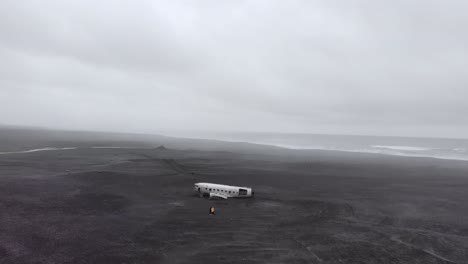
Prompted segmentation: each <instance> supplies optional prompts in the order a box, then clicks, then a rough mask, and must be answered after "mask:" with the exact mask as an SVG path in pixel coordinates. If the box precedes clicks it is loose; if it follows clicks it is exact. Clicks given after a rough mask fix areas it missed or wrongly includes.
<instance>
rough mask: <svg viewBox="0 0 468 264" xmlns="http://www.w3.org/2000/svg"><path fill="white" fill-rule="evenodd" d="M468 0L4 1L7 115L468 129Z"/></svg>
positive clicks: (83, 123) (113, 124)
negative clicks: (467, 0) (467, 14)
mask: <svg viewBox="0 0 468 264" xmlns="http://www.w3.org/2000/svg"><path fill="white" fill-rule="evenodd" d="M467 11H468V2H466V1H456V0H453V1H450V0H449V1H443V0H440V1H431V0H429V1H427V0H426V1H422V0H413V1H403V0H401V1H384V0H382V1H364V0H362V1H358V0H356V1H344V0H342V1H329V0H327V1H266V0H265V1H258V0H255V1H253V0H252V1H143V0H142V1H110V0H109V1H78V0H77V1H59V0H57V1H14V0H5V1H1V2H0V58H1V60H0V123H4V124H16V125H32V126H45V127H57V128H67V129H82V130H83V129H85V130H111V131H122V132H143V133H166V134H170V133H181V131H182V132H184V131H185V132H187V133H186V134H189V133H190V131H268V132H299V133H340V134H373V135H403V136H442V137H452V136H454V137H466V135H468V88H467V86H468V65H467V64H468V16H466V13H467Z"/></svg>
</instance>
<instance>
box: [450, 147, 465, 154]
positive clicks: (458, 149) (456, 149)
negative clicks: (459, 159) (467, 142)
mask: <svg viewBox="0 0 468 264" xmlns="http://www.w3.org/2000/svg"><path fill="white" fill-rule="evenodd" d="M453 151H456V152H462V153H463V152H466V148H454V149H453Z"/></svg>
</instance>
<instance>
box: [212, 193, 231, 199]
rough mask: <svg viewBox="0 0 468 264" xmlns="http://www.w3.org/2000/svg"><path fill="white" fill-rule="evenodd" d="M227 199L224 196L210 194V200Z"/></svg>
mask: <svg viewBox="0 0 468 264" xmlns="http://www.w3.org/2000/svg"><path fill="white" fill-rule="evenodd" d="M227 198H228V197H227V196H226V195H222V194H219V193H210V199H225V200H226V199H227Z"/></svg>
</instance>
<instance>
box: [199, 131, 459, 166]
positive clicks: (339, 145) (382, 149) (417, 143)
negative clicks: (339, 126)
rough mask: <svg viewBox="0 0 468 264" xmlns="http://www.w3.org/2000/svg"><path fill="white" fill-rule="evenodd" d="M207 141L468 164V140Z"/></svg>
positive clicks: (252, 137)
mask: <svg viewBox="0 0 468 264" xmlns="http://www.w3.org/2000/svg"><path fill="white" fill-rule="evenodd" d="M205 138H210V139H217V140H222V141H230V142H249V143H253V144H263V145H271V146H277V147H283V148H288V149H318V150H334V151H347V152H363V153H376V154H386V155H396V156H411V157H431V158H439V159H455V160H468V139H455V138H415V137H385V136H351V135H318V134H278V133H229V134H227V133H224V134H223V133H220V134H212V135H210V136H208V137H205Z"/></svg>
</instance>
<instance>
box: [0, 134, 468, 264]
mask: <svg viewBox="0 0 468 264" xmlns="http://www.w3.org/2000/svg"><path fill="white" fill-rule="evenodd" d="M86 135H87V136H86ZM0 136H1V137H0V142H1V144H2V145H3V146H0V151H3V152H6V151H18V150H27V149H33V148H41V147H78V148H77V149H67V150H56V151H39V152H31V153H17V154H14V153H13V154H1V155H0V263H2V264H3V263H5V264H6V263H112V264H114V263H468V203H467V201H468V163H467V162H463V161H451V160H437V159H429V158H407V157H391V156H383V155H373V154H358V153H340V152H326V151H293V150H286V149H280V148H273V147H266V146H256V145H250V144H244V143H222V142H214V141H203V140H198V141H197V140H186V139H171V138H165V137H152V136H138V137H135V140H132V135H126V136H123V135H121V136H116V135H106V134H92V133H89V134H86V133H84V134H83V133H81V134H80V133H75V134H73V133H72V132H67V133H62V132H56V134H53V133H52V134H50V133H49V132H47V131H29V132H25V130H21V129H18V130H14V129H10V130H5V129H4V130H2V131H1V133H0ZM91 139H92V140H91ZM159 145H165V148H157V147H158V146H159ZM18 146H19V147H18ZM92 146H101V147H102V146H114V147H118V146H124V147H133V148H123V149H120V148H92ZM195 182H214V183H221V184H232V185H241V186H251V187H253V188H254V190H255V198H254V199H230V200H226V201H214V200H207V199H202V198H198V197H196V196H195V195H194V194H193V193H192V192H193V190H192V189H193V188H192V186H193V183H195ZM210 206H214V207H215V208H216V215H215V216H210V215H209V214H208V209H209V207H210Z"/></svg>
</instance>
